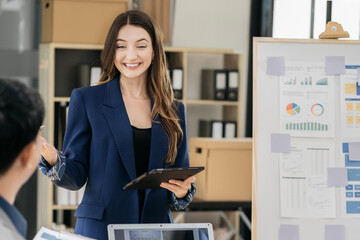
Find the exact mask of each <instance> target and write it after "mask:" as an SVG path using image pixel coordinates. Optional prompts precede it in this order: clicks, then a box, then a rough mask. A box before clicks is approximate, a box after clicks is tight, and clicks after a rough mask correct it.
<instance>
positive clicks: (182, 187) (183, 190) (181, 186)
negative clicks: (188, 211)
mask: <svg viewBox="0 0 360 240" xmlns="http://www.w3.org/2000/svg"><path fill="white" fill-rule="evenodd" d="M195 181H196V178H195V177H194V176H191V177H189V178H188V179H186V180H185V181H180V180H173V179H171V180H169V182H162V183H161V184H160V187H162V188H165V189H167V190H169V191H171V192H173V193H174V194H175V196H176V197H177V198H184V197H185V196H186V195H187V194H188V192H189V189H190V188H191V183H193V182H195Z"/></svg>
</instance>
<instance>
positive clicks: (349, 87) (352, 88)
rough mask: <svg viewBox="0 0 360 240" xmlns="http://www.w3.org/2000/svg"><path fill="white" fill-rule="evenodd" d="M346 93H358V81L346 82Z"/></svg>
mask: <svg viewBox="0 0 360 240" xmlns="http://www.w3.org/2000/svg"><path fill="white" fill-rule="evenodd" d="M345 94H356V83H346V84H345Z"/></svg>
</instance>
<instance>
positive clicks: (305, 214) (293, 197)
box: [280, 140, 336, 218]
mask: <svg viewBox="0 0 360 240" xmlns="http://www.w3.org/2000/svg"><path fill="white" fill-rule="evenodd" d="M333 164H334V145H333V143H331V142H314V141H311V140H308V141H306V142H304V141H299V140H294V141H292V142H291V152H290V153H281V154H280V191H281V193H280V195H281V216H282V217H293V218H335V217H336V205H335V188H334V187H328V186H327V168H328V167H330V166H333Z"/></svg>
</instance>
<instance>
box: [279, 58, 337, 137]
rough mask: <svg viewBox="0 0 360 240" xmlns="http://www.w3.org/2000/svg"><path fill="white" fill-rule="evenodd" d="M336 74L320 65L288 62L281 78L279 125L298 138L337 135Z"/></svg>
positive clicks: (284, 130) (283, 130) (282, 129)
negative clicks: (329, 73)
mask: <svg viewBox="0 0 360 240" xmlns="http://www.w3.org/2000/svg"><path fill="white" fill-rule="evenodd" d="M334 85H335V84H334V76H332V75H326V74H325V67H324V66H321V65H320V64H316V63H315V64H309V63H288V64H287V65H286V75H284V76H281V77H280V128H281V131H282V132H285V133H289V134H290V135H291V136H298V137H333V136H334V119H335V116H334V110H333V109H334V104H335V103H334V91H335V89H334Z"/></svg>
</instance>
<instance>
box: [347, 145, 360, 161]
mask: <svg viewBox="0 0 360 240" xmlns="http://www.w3.org/2000/svg"><path fill="white" fill-rule="evenodd" d="M349 160H350V161H360V142H350V143H349Z"/></svg>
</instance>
